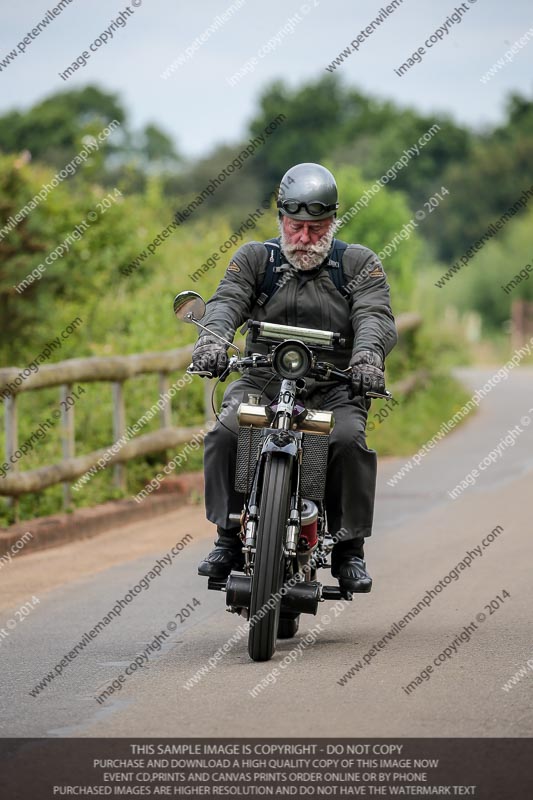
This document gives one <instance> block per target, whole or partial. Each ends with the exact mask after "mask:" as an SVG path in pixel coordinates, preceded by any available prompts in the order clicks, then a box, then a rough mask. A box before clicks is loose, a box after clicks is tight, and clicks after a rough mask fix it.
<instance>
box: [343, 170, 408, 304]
mask: <svg viewBox="0 0 533 800" xmlns="http://www.w3.org/2000/svg"><path fill="white" fill-rule="evenodd" d="M336 180H337V184H338V187H339V196H340V197H341V199H342V205H341V207H340V208H339V219H341V218H342V216H343V214H345V213H347V212H349V211H350V209H351V208H352V207H353V206H355V204H356V203H357V201H358V200H359V198H360V197H361V196H362V195H363V194H364V193H365V190H366V189H368V188H369V186H370V184H368V183H367V182H366V181H363V179H362V178H361V174H360V172H359V170H357V169H356V168H355V167H342V168H341V169H338V170H336ZM410 218H411V212H410V210H409V206H408V204H407V200H406V198H405V197H404V196H402V195H401V194H400V193H399V192H395V193H393V192H391V191H390V190H389V189H387V188H386V187H385V188H382V189H381V190H380V191H379V192H378V193H377V194H374V196H373V197H372V198H371V200H370V202H369V204H368V206H367V207H366V208H362V209H361V210H358V211H357V213H356V214H355V215H354V216H353V217H352V218H351V219H350V220H348V221H347V222H346V223H345V224H343V225H342V227H341V229H340V231H339V232H338V238H340V239H343V240H344V241H346V242H354V243H359V244H363V245H365V247H370V249H371V250H374V251H375V252H376V253H379V252H380V250H381V249H382V248H383V247H384V245H386V244H387V243H388V242H390V241H391V240H392V239H393V238H394V236H395V235H396V234H399V232H400V231H401V230H402V228H403V226H404V225H405V224H406V223H407V222H408V221H409V220H410ZM420 252H421V248H420V239H419V235H418V233H417V232H416V231H414V232H413V233H412V234H411V236H409V238H408V239H405V240H404V241H403V242H402V246H401V247H399V248H398V249H397V250H396V251H395V252H394V253H393V254H392V255H391V256H390V257H389V258H388V259H383V261H384V267H385V271H386V272H387V276H388V278H389V282H390V284H391V287H392V293H393V297H394V308H395V310H396V311H406V310H409V302H410V298H411V295H412V292H413V287H414V274H415V264H416V263H417V261H418V259H419V256H420Z"/></svg>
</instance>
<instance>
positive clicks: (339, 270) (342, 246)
mask: <svg viewBox="0 0 533 800" xmlns="http://www.w3.org/2000/svg"><path fill="white" fill-rule="evenodd" d="M347 247H348V244H347V243H346V242H341V241H340V240H339V239H334V240H333V250H332V251H331V256H330V259H329V261H328V263H327V264H326V269H327V271H328V272H329V276H330V278H331V280H332V281H333V283H334V284H335V288H336V289H337V291H339V292H340V293H341V294H342V295H343V297H344V294H343V292H342V290H343V289H344V287H345V286H346V277H345V275H344V269H343V266H342V259H343V257H344V253H345V251H346V248H347Z"/></svg>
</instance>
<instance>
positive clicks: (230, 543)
mask: <svg viewBox="0 0 533 800" xmlns="http://www.w3.org/2000/svg"><path fill="white" fill-rule="evenodd" d="M217 532H218V537H217V539H216V541H215V548H214V549H213V550H211V552H210V553H209V555H208V556H206V558H204V560H203V561H201V562H200V563H199V565H198V575H204V576H206V577H207V578H227V577H228V575H229V574H230V572H231V570H232V569H237V570H242V569H243V568H244V554H243V552H242V540H241V538H240V536H239V532H240V528H220V527H219V526H218V525H217Z"/></svg>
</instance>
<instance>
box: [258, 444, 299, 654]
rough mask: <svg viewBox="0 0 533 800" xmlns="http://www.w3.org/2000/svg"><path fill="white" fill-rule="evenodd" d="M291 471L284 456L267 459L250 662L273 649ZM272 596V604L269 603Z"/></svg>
mask: <svg viewBox="0 0 533 800" xmlns="http://www.w3.org/2000/svg"><path fill="white" fill-rule="evenodd" d="M291 470H292V459H290V458H287V456H286V455H282V454H280V453H271V454H269V455H268V456H267V458H266V463H265V474H264V477H263V487H262V490H261V504H260V508H259V524H258V526H257V545H256V552H255V560H254V574H253V578H252V596H251V600H250V617H249V618H250V620H254V622H253V624H252V626H251V628H250V633H249V635H248V653H249V655H250V658H251V659H252V660H253V661H269V660H270V659H271V658H272V656H273V655H274V652H275V649H276V634H277V632H278V624H279V616H280V607H281V597H280V596H279V590H280V589H281V586H282V582H283V544H284V536H285V526H286V524H287V518H288V514H289V493H290V479H291ZM273 595H275V598H274V601H272V600H271V598H272V597H273ZM269 601H270V602H269ZM268 603H269V605H267V604H268ZM258 612H260V614H258ZM256 615H257V618H256Z"/></svg>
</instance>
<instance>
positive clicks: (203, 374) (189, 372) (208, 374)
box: [185, 363, 215, 378]
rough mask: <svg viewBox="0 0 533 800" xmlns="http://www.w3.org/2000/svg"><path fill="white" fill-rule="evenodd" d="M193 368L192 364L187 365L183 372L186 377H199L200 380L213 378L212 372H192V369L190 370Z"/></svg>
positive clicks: (202, 370) (203, 370) (201, 370)
mask: <svg viewBox="0 0 533 800" xmlns="http://www.w3.org/2000/svg"><path fill="white" fill-rule="evenodd" d="M193 366H194V364H192V363H191V364H189V366H188V367H187V369H186V370H185V372H186V374H187V375H199V376H200V378H214V377H215V376H214V375H213V373H212V372H208V371H207V370H205V369H200V370H194V369H192V367H193Z"/></svg>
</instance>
